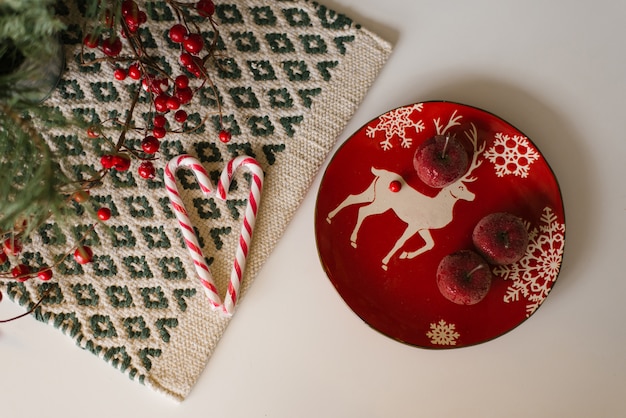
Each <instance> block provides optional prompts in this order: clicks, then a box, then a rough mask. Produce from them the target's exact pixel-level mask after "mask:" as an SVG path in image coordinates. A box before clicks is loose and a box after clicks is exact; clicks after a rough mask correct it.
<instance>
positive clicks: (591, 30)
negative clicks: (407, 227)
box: [0, 0, 626, 418]
mask: <svg viewBox="0 0 626 418" xmlns="http://www.w3.org/2000/svg"><path fill="white" fill-rule="evenodd" d="M322 3H324V4H325V5H327V6H329V7H331V8H334V9H335V10H338V11H342V12H344V13H346V14H348V15H349V16H351V17H352V18H354V19H355V20H356V21H358V22H361V23H362V24H363V25H364V26H366V27H368V28H370V29H372V30H374V31H375V32H377V33H378V34H380V35H382V36H383V37H385V38H387V39H389V40H390V41H392V42H393V43H394V44H395V50H394V53H393V55H392V56H391V58H390V60H389V62H388V64H387V65H386V66H385V68H384V69H383V72H382V73H381V75H380V77H379V78H378V79H377V81H376V82H375V84H374V85H373V86H372V88H371V90H370V92H369V94H368V95H367V97H366V98H365V101H364V102H363V103H362V105H361V106H360V108H359V110H358V111H357V113H356V114H355V115H354V118H353V119H352V120H351V121H350V123H349V124H348V126H347V127H346V129H345V131H344V132H343V133H342V134H341V136H340V137H339V138H338V139H337V146H339V145H340V144H341V143H343V142H344V141H345V140H346V139H347V138H348V137H349V135H350V134H351V133H352V132H354V131H355V130H357V129H358V128H359V127H360V126H361V125H363V124H364V123H366V122H368V121H369V120H370V119H372V118H374V117H376V116H378V115H379V114H381V113H384V112H385V111H387V110H389V109H392V108H395V107H397V106H400V105H404V104H408V103H413V102H418V101H424V100H431V99H444V100H453V101H459V102H462V103H466V104H470V105H474V106H477V107H480V108H483V109H486V110H488V111H491V112H493V113H495V114H497V115H498V116H500V117H502V118H503V119H505V120H507V121H508V122H510V123H511V124H513V125H514V126H516V127H517V128H519V129H520V130H522V131H523V132H524V133H525V134H527V135H528V136H529V137H530V138H531V139H533V141H534V142H535V144H536V145H537V146H538V147H539V149H540V150H541V151H542V153H543V154H544V156H545V158H546V159H547V160H548V162H549V163H550V165H551V166H552V168H553V170H554V172H555V173H556V176H557V178H558V180H559V182H560V185H561V190H562V193H563V198H564V202H565V210H566V228H567V233H566V248H565V259H564V262H563V266H562V270H561V274H560V276H559V279H558V281H557V283H556V286H555V287H554V289H553V291H552V292H551V294H550V296H549V297H548V299H547V300H546V301H545V303H544V304H543V306H542V307H541V308H540V309H539V310H538V311H537V312H536V313H535V315H533V316H532V317H531V318H530V319H529V320H528V321H526V322H525V323H523V324H522V325H521V326H520V327H518V328H516V329H515V330H513V331H512V332H509V333H508V334H506V335H504V336H502V337H500V338H498V339H496V340H493V341H491V342H488V343H485V344H481V345H478V346H474V347H470V348H463V349H457V350H443V351H432V350H423V349H419V348H414V347H409V346H406V345H402V344H400V343H397V342H394V341H392V340H391V339H389V338H387V337H384V336H382V335H381V334H379V333H378V332H376V331H373V330H372V329H370V328H369V327H368V326H367V325H365V324H364V323H363V322H362V321H361V320H360V319H359V318H358V317H357V316H356V315H355V314H354V313H352V311H350V309H349V308H348V307H347V306H346V305H345V303H344V302H343V301H342V299H341V298H340V297H339V295H338V294H337V293H336V291H335V290H334V288H333V287H332V286H331V284H330V282H329V280H328V279H327V278H326V276H325V274H324V272H323V271H322V268H321V266H320V264H319V261H318V257H317V252H316V246H315V240H314V231H313V213H314V208H315V199H316V194H317V189H318V187H319V183H320V179H321V173H320V175H318V177H316V179H315V181H314V183H313V185H312V188H311V190H310V192H309V193H308V195H307V197H306V199H305V201H304V202H303V204H302V206H301V208H300V209H299V210H298V212H297V214H296V216H295V218H294V220H293V222H292V223H291V225H290V226H289V228H288V229H287V231H286V233H285V235H284V237H283V239H282V240H281V241H280V243H279V245H278V247H277V248H276V250H275V252H274V253H273V254H272V256H271V257H270V259H269V260H268V262H267V264H266V265H265V266H264V268H263V270H262V271H261V273H260V274H259V276H258V277H257V279H256V281H255V282H254V284H253V286H252V288H251V289H250V291H249V292H248V293H247V295H246V297H245V298H244V299H243V303H242V304H241V306H240V307H239V310H238V312H237V314H236V315H235V317H234V319H233V320H232V322H231V324H230V326H229V327H228V329H227V331H226V333H225V335H224V337H223V339H222V341H221V342H220V343H219V345H218V347H217V351H216V352H215V354H214V355H213V357H212V358H211V359H210V361H209V364H208V366H207V368H206V370H205V371H204V373H203V374H202V376H201V378H200V380H199V381H198V383H197V385H196V386H195V388H194V389H193V391H192V393H191V395H190V396H189V398H188V399H187V400H186V401H184V402H183V403H182V404H176V403H174V402H172V401H171V400H169V399H167V398H165V397H163V396H162V395H159V394H156V393H154V392H152V391H151V390H149V389H148V388H145V387H143V386H141V385H139V384H136V383H133V382H131V381H130V380H129V379H128V378H127V377H125V376H124V375H123V374H122V373H120V372H119V371H117V370H115V369H114V368H113V367H111V366H110V365H108V364H106V363H105V362H103V361H101V360H98V359H97V358H96V357H94V356H93V355H92V354H90V353H88V352H86V351H82V350H80V349H78V348H76V347H75V346H74V343H73V342H72V341H71V340H70V339H68V338H67V337H66V336H64V335H62V334H61V333H59V332H58V331H57V330H56V329H54V328H53V327H50V326H46V325H43V324H41V323H39V322H37V321H35V320H34V319H32V318H26V319H24V320H20V321H17V322H13V323H10V324H8V325H2V326H0V416H2V417H7V418H18V417H35V416H36V414H37V415H38V416H44V417H47V416H50V417H56V416H59V417H60V416H63V417H90V418H98V417H107V418H110V417H117V418H123V417H151V418H158V417H186V418H191V417H221V418H229V417H246V418H253V417H289V418H292V417H300V418H306V417H315V418H319V417H365V418H367V417H530V416H533V417H592V416H593V417H619V416H626V298H625V295H626V272H625V269H624V263H625V260H624V258H625V256H626V251H625V250H626V187H625V186H624V181H625V180H626V164H625V160H626V138H625V137H624V132H625V129H624V128H625V121H626V2H624V1H620V0H595V1H590V0H588V1H584V0H579V1H566V0H552V1H544V0H526V1H501V0H473V1H465V0H451V1H434V0H416V1H406V0H378V1H374V0H358V1H357V0H332V1H330V0H329V1H326V0H323V1H322ZM20 312H22V311H21V309H19V308H17V307H16V306H15V305H13V304H12V303H10V302H9V301H7V300H5V301H3V302H2V303H0V318H6V317H9V316H12V315H14V314H17V313H20Z"/></svg>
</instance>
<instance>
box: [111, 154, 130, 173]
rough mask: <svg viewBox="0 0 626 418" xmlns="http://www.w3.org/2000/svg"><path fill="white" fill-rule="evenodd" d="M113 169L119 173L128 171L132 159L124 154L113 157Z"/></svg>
mask: <svg viewBox="0 0 626 418" xmlns="http://www.w3.org/2000/svg"><path fill="white" fill-rule="evenodd" d="M111 162H112V163H113V168H115V169H116V170H117V171H126V170H128V169H129V168H130V158H129V157H128V156H127V155H124V154H116V155H113V156H112V157H111Z"/></svg>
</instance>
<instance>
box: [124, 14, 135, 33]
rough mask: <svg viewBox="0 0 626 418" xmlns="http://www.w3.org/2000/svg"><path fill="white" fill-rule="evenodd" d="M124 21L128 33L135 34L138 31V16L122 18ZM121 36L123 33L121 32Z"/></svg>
mask: <svg viewBox="0 0 626 418" xmlns="http://www.w3.org/2000/svg"><path fill="white" fill-rule="evenodd" d="M124 21H125V22H126V26H127V27H128V31H129V32H130V33H135V32H137V31H138V30H139V17H138V16H130V15H129V16H126V17H124ZM122 36H124V33H123V32H122Z"/></svg>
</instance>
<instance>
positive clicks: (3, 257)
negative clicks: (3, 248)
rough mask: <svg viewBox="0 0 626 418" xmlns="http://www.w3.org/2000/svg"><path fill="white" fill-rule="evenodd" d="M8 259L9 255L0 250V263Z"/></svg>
mask: <svg viewBox="0 0 626 418" xmlns="http://www.w3.org/2000/svg"><path fill="white" fill-rule="evenodd" d="M8 259H9V257H7V255H6V254H5V253H4V252H0V265H2V264H4V263H6V262H7V260H8Z"/></svg>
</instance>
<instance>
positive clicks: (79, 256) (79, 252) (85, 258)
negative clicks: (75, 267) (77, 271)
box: [74, 245, 93, 264]
mask: <svg viewBox="0 0 626 418" xmlns="http://www.w3.org/2000/svg"><path fill="white" fill-rule="evenodd" d="M74 260H76V262H77V263H78V264H87V263H89V262H90V261H91V260H93V251H91V248H89V247H87V246H86V245H83V246H82V247H78V248H77V249H76V251H74Z"/></svg>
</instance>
